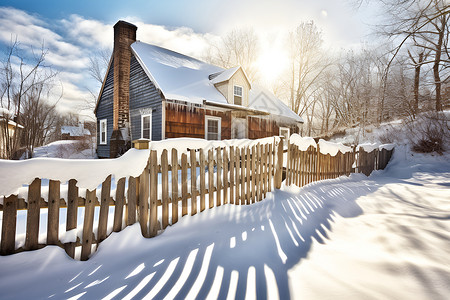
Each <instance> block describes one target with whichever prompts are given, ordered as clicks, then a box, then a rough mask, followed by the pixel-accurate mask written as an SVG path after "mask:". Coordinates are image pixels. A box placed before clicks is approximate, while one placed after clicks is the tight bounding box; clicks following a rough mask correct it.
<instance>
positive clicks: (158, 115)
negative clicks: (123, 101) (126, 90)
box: [130, 55, 162, 141]
mask: <svg viewBox="0 0 450 300" xmlns="http://www.w3.org/2000/svg"><path fill="white" fill-rule="evenodd" d="M149 112H151V114H152V140H153V141H159V140H161V139H162V131H161V130H162V98H161V95H160V94H159V92H158V90H157V89H156V87H155V85H154V84H153V83H152V82H151V80H150V79H149V78H148V76H147V74H146V73H145V71H144V69H142V66H141V65H140V64H139V62H138V61H137V60H136V58H135V57H134V55H133V56H132V57H131V66H130V122H131V140H136V139H139V138H141V116H142V115H146V114H148V113H149Z"/></svg>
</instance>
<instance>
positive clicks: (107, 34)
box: [61, 15, 113, 48]
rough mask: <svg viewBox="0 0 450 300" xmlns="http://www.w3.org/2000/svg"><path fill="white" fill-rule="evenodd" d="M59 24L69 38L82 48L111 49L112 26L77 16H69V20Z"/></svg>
mask: <svg viewBox="0 0 450 300" xmlns="http://www.w3.org/2000/svg"><path fill="white" fill-rule="evenodd" d="M61 24H62V25H63V26H64V28H65V30H66V32H67V34H68V36H69V37H70V38H72V39H74V40H76V41H77V42H78V43H80V44H82V45H84V46H88V47H93V48H112V45H113V38H112V37H113V25H112V24H103V23H102V22H100V21H97V20H88V19H84V18H83V17H81V16H78V15H71V16H70V17H69V19H63V20H61Z"/></svg>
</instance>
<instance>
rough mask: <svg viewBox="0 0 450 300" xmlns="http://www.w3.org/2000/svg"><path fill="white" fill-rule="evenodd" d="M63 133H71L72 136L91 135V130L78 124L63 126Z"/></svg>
mask: <svg viewBox="0 0 450 300" xmlns="http://www.w3.org/2000/svg"><path fill="white" fill-rule="evenodd" d="M61 133H62V134H69V135H70V136H85V135H91V132H90V131H89V130H88V129H85V128H83V127H78V126H62V127H61Z"/></svg>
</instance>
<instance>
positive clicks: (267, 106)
mask: <svg viewBox="0 0 450 300" xmlns="http://www.w3.org/2000/svg"><path fill="white" fill-rule="evenodd" d="M131 50H132V52H133V54H134V56H135V57H136V59H137V60H138V62H139V63H140V65H141V66H142V68H143V69H144V71H145V73H146V74H147V76H148V77H149V78H150V80H152V82H153V83H154V84H155V86H156V88H157V89H159V90H160V91H161V93H162V94H163V95H164V97H165V98H166V99H168V100H180V101H186V102H189V103H195V104H203V102H204V101H208V102H209V103H218V104H228V101H227V99H226V98H225V97H224V96H223V95H222V94H221V93H220V92H219V91H218V90H217V89H216V87H215V86H214V84H216V83H220V82H223V81H227V80H229V79H230V78H231V77H232V76H233V75H234V74H235V73H236V72H237V71H238V70H239V69H240V68H241V67H239V66H237V67H233V68H230V69H223V68H220V67H217V66H214V65H211V64H208V63H205V62H202V61H200V60H198V59H195V58H193V57H189V56H186V55H183V54H180V53H177V52H174V51H171V50H168V49H165V48H161V47H158V46H155V45H150V44H147V43H143V42H140V41H137V42H134V43H133V44H131ZM243 71H244V70H243ZM244 74H245V72H244ZM210 78H211V80H210ZM249 108H250V109H255V110H259V111H264V112H268V113H270V114H275V115H279V116H283V117H288V118H290V119H292V120H295V121H296V122H303V119H302V118H301V117H300V116H298V115H297V114H295V113H294V112H293V111H292V110H290V109H289V107H287V106H286V105H285V104H284V103H283V102H282V101H280V100H279V99H278V98H276V97H275V95H274V94H273V93H272V92H270V91H268V90H266V89H263V88H261V87H254V86H253V85H252V88H251V90H250V94H249Z"/></svg>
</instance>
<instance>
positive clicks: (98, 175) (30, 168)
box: [0, 149, 149, 200]
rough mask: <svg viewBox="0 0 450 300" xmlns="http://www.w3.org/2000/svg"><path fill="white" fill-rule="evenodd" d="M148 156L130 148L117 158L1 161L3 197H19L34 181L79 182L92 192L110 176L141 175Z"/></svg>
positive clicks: (144, 151)
mask: <svg viewBox="0 0 450 300" xmlns="http://www.w3.org/2000/svg"><path fill="white" fill-rule="evenodd" d="M148 157H149V151H148V150H136V149H130V150H129V151H128V152H126V153H125V154H124V155H123V156H122V157H120V158H117V159H103V160H99V159H60V158H33V159H28V160H23V161H11V160H0V170H2V172H0V182H1V183H2V184H1V185H0V195H4V196H9V195H11V194H17V193H18V190H19V188H20V187H21V186H22V184H31V182H32V181H33V180H34V179H35V178H42V179H51V180H59V181H61V182H63V183H64V182H67V181H68V180H70V179H76V180H77V181H78V183H77V186H78V187H80V188H86V189H88V190H93V189H95V188H97V186H98V185H100V184H101V183H102V182H103V181H104V180H105V179H106V177H108V176H109V175H110V174H112V175H113V176H114V177H115V178H122V177H128V176H133V177H137V176H139V175H140V174H141V173H142V171H143V170H144V168H145V166H146V165H147V160H148ZM6 170H7V171H6ZM2 200H3V199H2Z"/></svg>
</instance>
